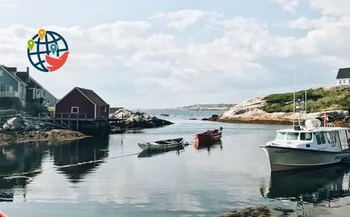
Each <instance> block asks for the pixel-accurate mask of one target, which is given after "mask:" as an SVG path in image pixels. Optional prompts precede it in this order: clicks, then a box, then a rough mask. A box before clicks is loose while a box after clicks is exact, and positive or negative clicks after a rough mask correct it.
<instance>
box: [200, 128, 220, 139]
mask: <svg viewBox="0 0 350 217" xmlns="http://www.w3.org/2000/svg"><path fill="white" fill-rule="evenodd" d="M221 134H222V127H220V129H215V130H208V131H206V132H204V133H198V134H195V135H194V139H195V141H197V142H210V141H218V140H220V139H221Z"/></svg>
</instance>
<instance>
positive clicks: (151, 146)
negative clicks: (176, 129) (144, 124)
mask: <svg viewBox="0 0 350 217" xmlns="http://www.w3.org/2000/svg"><path fill="white" fill-rule="evenodd" d="M183 142H184V139H183V138H176V139H167V140H159V141H153V142H139V143H138V145H139V147H140V148H141V149H142V150H166V149H172V148H175V147H179V146H183Z"/></svg>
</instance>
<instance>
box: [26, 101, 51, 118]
mask: <svg viewBox="0 0 350 217" xmlns="http://www.w3.org/2000/svg"><path fill="white" fill-rule="evenodd" d="M24 111H25V112H27V113H28V114H29V115H31V116H35V117H37V116H38V115H39V114H40V113H49V110H48V109H47V107H46V106H44V105H42V104H40V103H38V102H30V103H27V104H26V106H25V108H24Z"/></svg>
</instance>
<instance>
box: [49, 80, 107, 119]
mask: <svg viewBox="0 0 350 217" xmlns="http://www.w3.org/2000/svg"><path fill="white" fill-rule="evenodd" d="M54 116H55V118H56V119H57V118H61V119H71V120H72V119H73V120H74V119H79V120H90V121H93V120H101V119H102V120H103V119H105V120H107V119H108V117H109V104H107V103H106V102H105V101H104V100H103V99H102V98H101V97H99V96H98V95H97V94H96V93H95V92H94V91H92V90H89V89H85V88H81V87H75V88H73V90H71V91H70V92H69V93H68V94H67V95H65V96H64V97H62V99H60V100H59V102H58V103H57V104H56V105H55V115H54Z"/></svg>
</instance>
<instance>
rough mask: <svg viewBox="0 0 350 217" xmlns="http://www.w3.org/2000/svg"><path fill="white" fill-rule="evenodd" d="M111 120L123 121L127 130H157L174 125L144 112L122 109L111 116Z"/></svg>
mask: <svg viewBox="0 0 350 217" xmlns="http://www.w3.org/2000/svg"><path fill="white" fill-rule="evenodd" d="M110 118H116V119H119V120H123V127H125V128H155V127H162V126H167V125H171V124H173V123H172V122H170V121H167V120H163V119H159V118H157V117H154V116H152V115H150V114H146V113H143V112H132V111H130V110H127V109H124V108H121V109H118V110H117V111H116V112H115V113H113V114H110Z"/></svg>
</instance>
